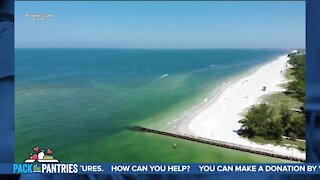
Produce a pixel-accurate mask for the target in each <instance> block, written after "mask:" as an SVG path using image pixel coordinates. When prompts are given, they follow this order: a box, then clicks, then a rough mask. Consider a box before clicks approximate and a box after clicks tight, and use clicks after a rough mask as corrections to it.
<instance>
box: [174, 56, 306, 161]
mask: <svg viewBox="0 0 320 180" xmlns="http://www.w3.org/2000/svg"><path fill="white" fill-rule="evenodd" d="M287 61H288V56H287V54H285V55H283V56H280V57H279V58H277V59H276V60H274V61H271V62H270V63H267V64H265V65H263V66H261V67H260V68H259V69H258V70H256V71H254V72H253V73H251V74H249V75H247V76H244V77H242V78H240V79H238V80H236V81H233V82H230V83H228V85H227V86H226V87H224V88H223V89H222V92H220V93H218V96H217V97H214V98H212V99H211V100H207V101H205V102H204V105H200V106H201V107H200V108H198V109H197V110H196V111H194V112H192V110H190V112H189V113H184V115H183V117H181V118H179V120H180V122H178V123H173V124H175V125H177V126H179V127H178V128H175V130H177V131H179V132H180V133H184V134H190V135H194V136H199V137H204V138H208V139H213V140H219V141H225V142H230V143H234V144H239V145H243V146H248V147H252V148H257V149H263V150H266V151H270V152H274V153H277V154H282V155H287V156H293V157H298V158H302V159H305V152H301V151H299V150H298V149H295V148H290V149H289V148H287V147H282V146H276V145H272V144H267V145H262V144H257V143H254V142H252V141H250V140H248V139H246V138H242V137H241V136H239V135H238V134H237V133H236V131H237V130H238V129H240V127H241V124H239V123H238V121H239V120H240V119H242V118H243V113H244V112H245V111H246V110H247V109H248V108H250V107H251V106H252V105H254V104H257V103H260V102H261V97H262V96H264V95H267V94H270V93H275V92H281V91H284V90H285V89H284V88H282V87H281V86H280V85H281V84H282V83H284V82H286V81H287V80H286V78H285V77H284V72H285V70H286V68H287V66H286V64H287ZM264 86H265V87H266V90H265V91H262V90H261V89H262V88H263V87H264Z"/></svg>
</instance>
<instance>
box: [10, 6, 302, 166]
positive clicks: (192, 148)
mask: <svg viewBox="0 0 320 180" xmlns="http://www.w3.org/2000/svg"><path fill="white" fill-rule="evenodd" d="M16 12H17V14H18V15H17V17H16V26H17V30H16V37H15V41H16V42H15V46H16V53H15V63H16V69H15V73H16V74H15V86H16V92H15V104H16V106H15V118H16V120H15V130H16V134H15V147H16V148H15V149H16V151H15V155H16V156H15V157H16V161H17V162H23V161H25V160H26V159H28V156H29V152H30V149H32V148H34V147H44V148H45V149H48V148H50V150H52V151H53V152H54V157H55V158H57V159H58V160H59V161H60V162H103V163H106V162H176V163H179V162H239V163H243V162H261V163H263V162H272V163H285V162H303V161H305V158H306V150H305V128H304V124H305V112H304V91H305V90H304V72H305V65H304V64H305V4H304V2H273V1H272V2H241V1H240V2H215V1H214V2H94V3H92V2H90V3H89V2H77V3H74V2H27V3H24V2H17V3H16Z"/></svg>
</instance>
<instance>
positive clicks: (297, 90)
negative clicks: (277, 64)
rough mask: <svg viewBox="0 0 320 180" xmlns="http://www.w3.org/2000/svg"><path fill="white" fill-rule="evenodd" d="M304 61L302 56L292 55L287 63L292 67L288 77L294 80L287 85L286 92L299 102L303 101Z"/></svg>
mask: <svg viewBox="0 0 320 180" xmlns="http://www.w3.org/2000/svg"><path fill="white" fill-rule="evenodd" d="M305 59H306V58H305V55H304V54H299V55H295V54H293V55H290V60H289V61H288V63H289V64H290V65H291V66H292V67H291V68H290V75H292V76H294V80H292V81H290V82H288V83H287V86H286V90H287V91H286V92H287V93H288V94H289V95H290V96H292V97H294V98H296V99H298V100H299V101H301V102H304V101H305V70H306V67H305Z"/></svg>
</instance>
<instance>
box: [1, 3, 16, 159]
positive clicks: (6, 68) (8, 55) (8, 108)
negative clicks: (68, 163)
mask: <svg viewBox="0 0 320 180" xmlns="http://www.w3.org/2000/svg"><path fill="white" fill-rule="evenodd" d="M13 162H14V0H1V2H0V163H13Z"/></svg>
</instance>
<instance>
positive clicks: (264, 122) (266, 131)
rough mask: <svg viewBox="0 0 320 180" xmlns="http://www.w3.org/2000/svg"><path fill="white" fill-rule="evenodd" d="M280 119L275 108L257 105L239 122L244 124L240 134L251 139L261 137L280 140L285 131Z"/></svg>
mask: <svg viewBox="0 0 320 180" xmlns="http://www.w3.org/2000/svg"><path fill="white" fill-rule="evenodd" d="M280 119H281V118H280V116H279V114H278V113H276V109H275V108H274V107H273V106H271V105H268V104H259V105H255V106H253V107H251V108H250V110H249V111H248V113H247V114H246V116H245V118H244V119H242V120H240V121H239V122H240V123H241V124H242V127H241V130H240V132H241V133H242V134H243V135H245V136H248V137H249V138H251V137H254V136H260V137H264V138H266V139H276V140H279V139H281V135H282V134H283V131H284V129H283V127H282V125H281V120H280Z"/></svg>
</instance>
